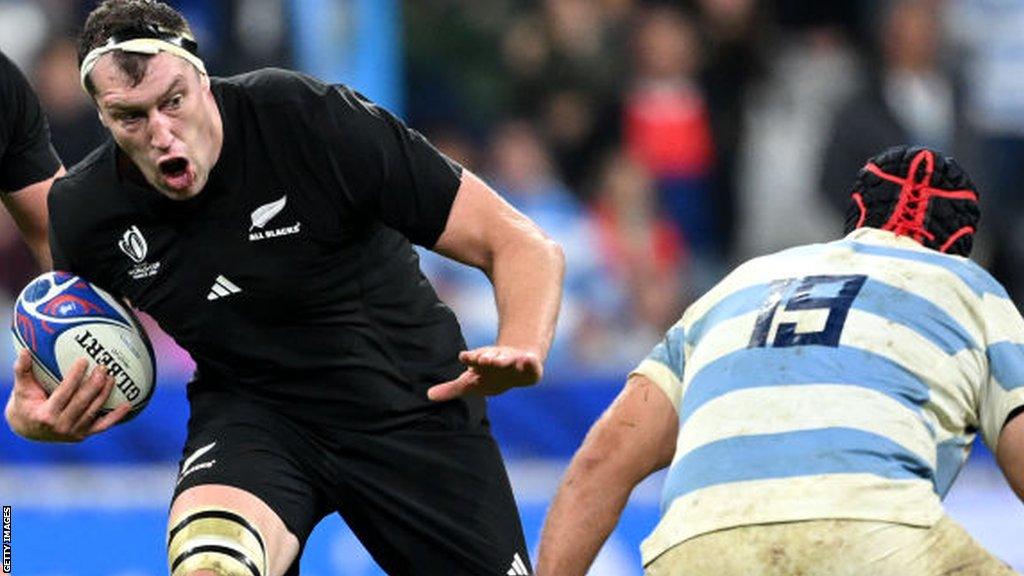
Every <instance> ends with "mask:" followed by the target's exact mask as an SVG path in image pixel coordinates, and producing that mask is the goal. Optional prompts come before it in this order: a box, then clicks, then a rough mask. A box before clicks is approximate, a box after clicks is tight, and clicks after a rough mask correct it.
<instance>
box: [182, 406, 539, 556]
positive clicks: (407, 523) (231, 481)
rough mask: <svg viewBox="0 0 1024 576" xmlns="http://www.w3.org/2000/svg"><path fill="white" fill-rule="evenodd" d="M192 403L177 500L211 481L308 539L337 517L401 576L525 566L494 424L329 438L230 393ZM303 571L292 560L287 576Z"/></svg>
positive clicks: (332, 435) (338, 433) (516, 515)
mask: <svg viewBox="0 0 1024 576" xmlns="http://www.w3.org/2000/svg"><path fill="white" fill-rule="evenodd" d="M190 404H191V410H192V412H191V417H190V418H189V425H188V439H187V441H186V443H185V448H184V451H183V457H182V460H181V462H179V469H178V472H179V481H178V485H177V487H176V488H175V493H174V496H175V497H177V496H178V494H180V493H181V492H183V491H184V490H186V489H188V488H191V487H193V486H199V485H203V484H225V485H228V486H234V487H237V488H240V489H242V490H245V491H247V492H249V493H251V494H253V495H255V496H256V497H258V498H259V499H260V500H262V501H263V502H265V503H266V504H267V505H268V506H270V508H271V509H273V510H274V511H275V512H276V513H277V515H278V516H279V517H280V518H281V519H282V520H283V521H284V523H285V525H286V526H287V527H288V529H289V530H290V531H291V532H292V533H293V534H294V535H295V536H296V537H298V539H299V542H300V545H302V546H304V545H305V542H306V539H307V538H308V537H309V534H310V532H312V530H313V527H314V526H316V524H317V523H319V522H320V520H322V519H323V518H324V517H325V516H327V515H328V514H330V513H332V512H338V513H340V514H341V516H342V518H343V519H344V520H345V522H346V523H347V524H348V526H349V528H351V529H352V531H353V532H354V533H355V535H356V536H357V537H358V538H359V540H360V541H361V542H362V543H363V545H364V546H365V547H366V549H367V550H368V551H369V552H370V554H371V555H372V556H373V558H374V559H375V560H376V561H377V563H378V564H379V565H380V566H381V568H383V569H384V570H385V571H386V572H387V573H388V574H391V575H393V576H403V575H432V574H437V575H445V576H457V575H485V574H486V575H492V574H506V573H508V571H509V569H510V568H511V567H512V564H513V561H514V559H515V556H516V555H518V556H519V558H520V559H521V561H522V562H523V563H525V565H526V567H527V569H528V567H529V558H528V555H527V550H526V542H525V539H524V537H523V530H522V525H521V524H520V520H519V512H518V510H517V508H516V503H515V500H514V498H513V496H512V489H511V486H510V485H509V481H508V476H507V475H506V473H505V467H504V464H503V463H502V459H501V454H500V452H499V450H498V447H497V445H496V444H495V442H494V439H493V438H492V436H491V434H490V430H489V428H488V426H487V425H486V422H484V423H480V424H478V425H475V426H473V427H472V428H470V429H461V430H452V429H443V427H439V426H437V425H436V424H431V425H429V426H428V425H424V426H422V427H411V428H407V429H402V430H395V431H388V432H354V431H339V430H332V431H330V433H329V434H326V435H325V433H324V432H323V431H322V430H311V429H308V428H306V427H305V426H303V425H301V424H299V423H297V422H296V421H295V419H293V418H288V417H286V416H284V415H282V414H280V413H279V412H277V411H274V410H271V409H270V408H268V407H267V406H264V405H261V404H258V403H255V402H252V401H249V400H245V399H240V398H238V397H237V396H234V395H229V394H227V393H223V392H197V393H195V394H192V395H191V397H190ZM213 443H216V444H213ZM211 444H212V447H210V446H211ZM200 450H202V452H201V453H199V454H200V455H199V456H198V457H192V456H193V454H195V453H197V451H200ZM186 462H187V463H188V466H187V467H186V469H185V470H182V469H181V466H182V464H184V463H186ZM298 567H299V561H298V559H296V561H295V563H294V564H293V565H292V567H291V569H290V570H289V571H288V573H287V574H289V575H293V574H298V573H299V571H298Z"/></svg>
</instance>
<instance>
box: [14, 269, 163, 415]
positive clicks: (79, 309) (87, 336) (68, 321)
mask: <svg viewBox="0 0 1024 576" xmlns="http://www.w3.org/2000/svg"><path fill="white" fill-rule="evenodd" d="M11 331H12V332H13V335H14V346H15V348H16V349H18V350H20V349H22V348H27V349H28V350H29V352H31V353H32V369H33V372H34V373H35V376H36V379H37V380H38V381H39V383H40V384H42V385H43V387H44V388H45V389H46V391H47V393H53V391H54V390H56V389H57V386H58V385H59V384H60V382H61V380H63V378H64V374H65V373H66V372H67V370H69V369H70V368H71V365H72V364H74V362H75V361H76V360H77V359H79V358H85V359H86V360H88V361H89V370H92V368H93V367H94V366H96V365H98V364H102V365H104V366H106V367H107V370H108V371H109V373H110V375H111V376H113V378H114V388H113V389H112V390H111V392H110V396H109V397H107V401H106V403H105V404H104V405H103V409H102V413H104V414H105V413H107V412H109V411H110V410H112V409H113V408H115V407H117V406H118V405H120V404H122V403H123V402H125V401H128V402H131V404H132V411H131V412H130V413H129V414H128V416H127V417H126V418H125V420H127V419H129V418H132V417H134V416H135V415H136V414H138V413H139V412H140V411H141V410H142V409H143V408H145V407H146V404H147V403H148V402H149V399H150V397H151V396H152V395H153V387H154V384H155V378H156V363H155V359H154V355H153V346H152V344H150V341H149V337H148V336H146V332H145V330H144V329H143V328H142V326H141V325H140V324H139V321H138V319H137V318H136V317H135V314H134V313H132V311H131V310H130V309H129V308H128V307H127V306H125V305H124V304H123V303H121V302H120V301H118V299H117V298H114V297H113V296H111V295H110V294H109V293H107V292H106V291H104V290H103V289H101V288H99V287H97V286H95V285H93V284H92V283H90V282H87V281H86V280H83V279H82V278H80V277H78V276H75V275H73V274H69V273H67V272H47V273H45V274H43V275H41V276H39V277H37V278H36V279H35V280H32V281H31V282H29V284H28V286H26V287H25V289H24V290H22V291H21V294H19V295H18V299H17V301H16V302H15V304H14V318H13V321H12V324H11Z"/></svg>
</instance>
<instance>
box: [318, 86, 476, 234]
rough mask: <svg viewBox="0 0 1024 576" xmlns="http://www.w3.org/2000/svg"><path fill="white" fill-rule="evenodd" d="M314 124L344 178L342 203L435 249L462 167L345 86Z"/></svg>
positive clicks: (329, 96)
mask: <svg viewBox="0 0 1024 576" xmlns="http://www.w3.org/2000/svg"><path fill="white" fill-rule="evenodd" d="M322 104H323V106H324V108H325V120H326V121H325V122H321V123H318V124H317V127H316V128H315V129H316V130H317V131H318V132H319V135H320V138H321V139H322V140H323V141H324V143H325V145H326V146H327V147H328V150H329V154H330V157H331V163H332V164H333V166H334V167H335V169H336V172H337V173H338V175H339V176H340V178H339V182H338V186H339V189H340V190H341V191H342V193H343V194H345V196H346V197H345V198H344V201H345V202H346V203H348V204H349V205H350V206H351V207H352V209H353V210H354V212H355V213H356V214H359V215H365V216H366V217H369V218H373V219H376V220H378V221H381V222H383V223H384V224H386V225H387V226H389V227H391V228H394V229H395V230H398V231H399V232H401V233H402V234H404V235H405V236H406V237H407V238H409V240H411V241H412V242H414V243H416V244H419V245H421V246H426V247H428V248H429V247H432V246H433V245H434V243H435V242H436V241H437V239H438V237H439V236H440V235H441V233H442V232H443V231H444V228H445V225H446V224H447V222H448V214H449V212H450V210H451V206H452V203H453V202H454V200H455V195H456V193H457V192H458V188H459V184H460V183H461V177H462V167H461V166H459V165H458V164H457V163H455V162H454V161H452V160H450V159H448V158H447V157H446V156H444V155H443V154H441V153H440V152H439V151H438V150H437V149H436V148H434V147H433V146H432V145H431V144H430V143H429V142H428V141H427V139H426V138H424V137H423V135H422V134H420V133H419V132H417V131H415V130H413V129H411V128H409V127H408V126H406V125H405V124H404V123H403V122H402V121H401V120H399V119H398V118H397V117H395V116H394V115H393V114H391V113H390V112H388V111H387V110H385V109H383V108H381V107H380V106H377V105H376V104H374V103H373V102H371V101H369V100H368V99H366V98H365V97H363V96H362V95H361V94H359V93H358V92H355V91H354V90H352V89H350V88H348V87H345V86H331V87H330V90H328V91H327V92H326V94H325V96H324V101H323V103H322Z"/></svg>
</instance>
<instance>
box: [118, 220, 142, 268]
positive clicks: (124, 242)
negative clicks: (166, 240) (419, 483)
mask: <svg viewBox="0 0 1024 576" xmlns="http://www.w3.org/2000/svg"><path fill="white" fill-rule="evenodd" d="M117 246H118V247H119V248H120V249H121V252H124V253H125V254H127V255H128V257H129V258H131V259H132V262H135V263H136V264H141V263H142V261H143V260H145V259H146V252H147V251H148V250H149V246H147V245H146V238H145V237H144V236H143V235H142V232H141V231H139V227H138V226H132V227H131V228H129V229H128V230H127V231H126V232H125V233H124V235H123V236H121V241H120V242H118V243H117Z"/></svg>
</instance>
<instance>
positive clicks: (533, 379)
mask: <svg viewBox="0 0 1024 576" xmlns="http://www.w3.org/2000/svg"><path fill="white" fill-rule="evenodd" d="M459 362H462V363H463V364H464V365H465V366H466V370H465V372H463V373H462V374H460V375H459V377H458V378H456V379H455V380H450V381H448V382H444V383H442V384H438V385H436V386H433V387H431V388H430V389H429V390H427V397H428V398H430V399H431V400H434V401H436V402H443V401H445V400H452V399H455V398H458V397H460V396H463V395H465V394H483V395H485V396H493V395H495V394H501V393H502V392H504V391H505V390H508V389H509V388H517V387H520V386H530V385H533V384H536V383H537V382H538V381H540V379H541V377H542V376H543V375H544V363H543V361H542V360H541V359H540V356H539V355H538V354H537V353H536V352H532V351H529V350H525V349H522V348H515V347H513V346H484V347H483V348H476V349H473V350H466V351H464V352H461V353H460V354H459Z"/></svg>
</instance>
